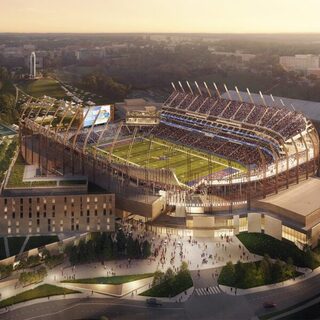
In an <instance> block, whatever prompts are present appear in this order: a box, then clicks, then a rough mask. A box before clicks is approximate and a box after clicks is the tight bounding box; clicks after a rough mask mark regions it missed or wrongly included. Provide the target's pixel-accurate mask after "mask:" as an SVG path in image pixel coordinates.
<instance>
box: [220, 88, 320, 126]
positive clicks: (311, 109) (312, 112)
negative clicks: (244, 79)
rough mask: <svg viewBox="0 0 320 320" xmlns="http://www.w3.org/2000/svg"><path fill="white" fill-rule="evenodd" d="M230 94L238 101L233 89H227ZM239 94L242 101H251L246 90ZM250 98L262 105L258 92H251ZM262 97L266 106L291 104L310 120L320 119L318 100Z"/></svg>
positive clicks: (224, 94) (224, 96)
mask: <svg viewBox="0 0 320 320" xmlns="http://www.w3.org/2000/svg"><path fill="white" fill-rule="evenodd" d="M229 93H230V95H231V99H232V100H235V101H239V100H240V99H239V96H238V94H237V92H236V91H235V90H229ZM240 95H241V97H242V100H243V101H244V102H251V100H250V97H249V95H248V93H247V92H243V91H240ZM251 96H252V99H253V101H254V102H255V103H257V104H260V105H263V104H264V102H263V101H262V99H261V97H260V94H257V93H251ZM263 96H264V99H265V100H266V104H267V105H268V106H278V107H282V103H281V101H280V100H282V101H283V103H284V104H285V105H286V106H287V107H288V108H289V109H291V108H292V107H291V105H293V107H294V108H295V110H296V111H299V112H301V113H303V114H305V115H306V116H307V118H309V119H311V120H316V121H320V102H314V101H307V100H298V99H290V98H282V97H273V98H274V100H275V101H273V100H272V99H271V97H270V95H266V94H263ZM222 98H225V99H228V94H227V93H226V92H225V93H223V94H222Z"/></svg>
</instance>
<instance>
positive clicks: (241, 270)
mask: <svg viewBox="0 0 320 320" xmlns="http://www.w3.org/2000/svg"><path fill="white" fill-rule="evenodd" d="M244 275H245V267H244V265H243V263H242V262H241V261H238V262H237V263H236V265H235V268H234V282H235V283H237V284H238V285H239V286H242V284H243V277H244Z"/></svg>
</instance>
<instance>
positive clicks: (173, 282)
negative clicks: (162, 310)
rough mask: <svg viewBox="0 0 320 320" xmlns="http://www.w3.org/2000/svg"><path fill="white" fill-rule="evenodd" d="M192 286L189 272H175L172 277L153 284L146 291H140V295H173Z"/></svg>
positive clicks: (162, 296)
mask: <svg viewBox="0 0 320 320" xmlns="http://www.w3.org/2000/svg"><path fill="white" fill-rule="evenodd" d="M192 286H193V282H192V278H191V276H190V273H189V272H183V273H178V274H176V275H175V276H174V277H173V278H172V279H169V280H165V281H164V282H162V283H160V284H158V285H155V286H153V287H152V288H150V289H149V290H147V291H144V292H142V293H141V294H140V295H141V296H147V297H159V298H164V297H169V298H171V297H175V296H176V295H177V294H179V293H181V292H183V291H185V290H188V289H189V288H191V287H192Z"/></svg>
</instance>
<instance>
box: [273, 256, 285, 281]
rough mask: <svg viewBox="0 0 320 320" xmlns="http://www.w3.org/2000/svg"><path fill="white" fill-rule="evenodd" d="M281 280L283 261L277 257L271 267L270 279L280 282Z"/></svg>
mask: <svg viewBox="0 0 320 320" xmlns="http://www.w3.org/2000/svg"><path fill="white" fill-rule="evenodd" d="M282 280H283V263H282V262H281V261H280V260H279V259H277V260H276V262H275V263H274V264H273V268H272V281H273V282H280V281H282Z"/></svg>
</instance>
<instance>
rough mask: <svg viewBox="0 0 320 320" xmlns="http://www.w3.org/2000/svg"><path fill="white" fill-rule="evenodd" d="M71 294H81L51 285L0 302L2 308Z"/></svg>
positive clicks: (44, 285) (41, 286)
mask: <svg viewBox="0 0 320 320" xmlns="http://www.w3.org/2000/svg"><path fill="white" fill-rule="evenodd" d="M71 293H79V291H75V290H70V289H66V288H61V287H57V286H53V285H51V284H43V285H40V286H39V287H36V288H34V289H31V290H27V291H25V292H22V293H19V294H17V295H16V296H13V297H11V298H8V299H5V300H2V301H0V308H4V307H7V306H11V305H13V304H16V303H20V302H25V301H29V300H34V299H39V298H45V297H52V296H59V295H63V294H71Z"/></svg>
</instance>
